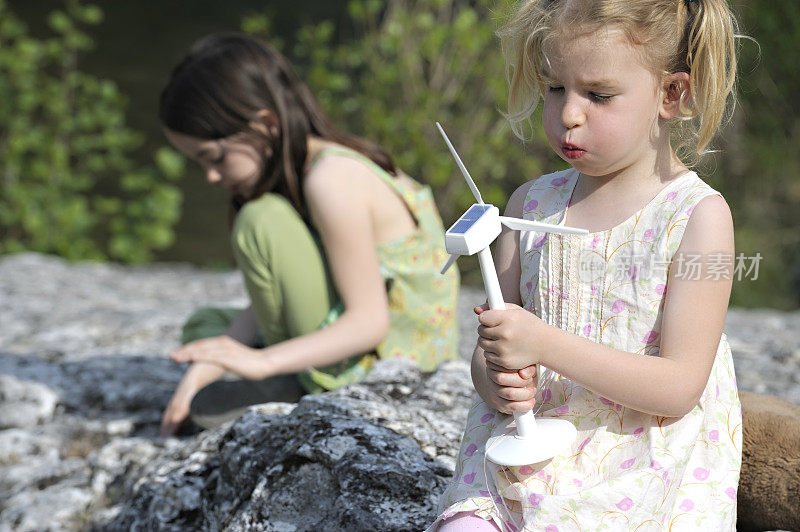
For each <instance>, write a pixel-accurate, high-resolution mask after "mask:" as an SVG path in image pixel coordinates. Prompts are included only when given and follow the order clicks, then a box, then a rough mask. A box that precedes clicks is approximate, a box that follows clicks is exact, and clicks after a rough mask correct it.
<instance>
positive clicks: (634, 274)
mask: <svg viewBox="0 0 800 532" xmlns="http://www.w3.org/2000/svg"><path fill="white" fill-rule="evenodd" d="M641 270H642V267H641V266H631V267H630V269H629V270H628V277H629V278H630V280H631V281H635V280H636V279H638V278H639V272H640V271H641Z"/></svg>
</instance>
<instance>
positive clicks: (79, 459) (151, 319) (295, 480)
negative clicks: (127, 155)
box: [0, 254, 800, 531]
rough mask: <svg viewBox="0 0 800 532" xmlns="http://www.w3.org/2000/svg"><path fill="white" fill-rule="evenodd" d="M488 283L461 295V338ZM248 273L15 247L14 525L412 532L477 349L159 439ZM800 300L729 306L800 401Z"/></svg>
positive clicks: (741, 346) (770, 377)
mask: <svg viewBox="0 0 800 532" xmlns="http://www.w3.org/2000/svg"><path fill="white" fill-rule="evenodd" d="M482 299H483V296H482V295H481V292H480V290H475V289H464V290H462V294H461V298H460V308H459V320H460V331H461V340H460V350H461V354H462V355H463V356H464V357H465V358H468V357H469V356H470V354H471V350H472V346H473V345H474V339H475V326H476V320H475V317H474V315H473V314H472V312H471V308H472V306H473V305H475V304H478V303H480V302H481V301H482ZM245 302H246V298H245V294H244V291H243V288H242V284H241V280H240V278H239V276H238V274H236V273H234V272H208V271H202V270H197V269H194V268H191V267H188V266H184V265H158V266H148V267H120V266H114V265H103V264H90V263H79V264H70V263H66V262H64V261H61V260H60V259H56V258H52V257H48V256H43V255H35V254H20V255H11V256H4V257H0V531H5V530H31V531H34V530H35V531H43V530H81V529H87V528H95V529H98V530H106V529H126V530H127V529H130V528H137V529H145V530H149V529H159V530H161V529H164V530H188V529H198V528H209V529H228V530H245V529H260V530H276V531H278V530H281V531H283V530H415V529H419V528H421V527H423V526H424V525H425V524H426V523H427V522H429V521H430V519H431V518H432V516H433V508H434V506H435V502H436V498H437V497H438V495H439V493H441V491H442V490H443V488H444V486H445V484H446V482H447V480H448V479H449V477H450V475H451V472H452V468H453V464H454V460H455V453H456V451H457V446H458V440H459V438H460V436H461V430H462V428H463V427H462V424H463V421H464V419H465V417H466V411H467V408H468V407H469V405H470V397H471V388H470V379H469V369H468V364H467V362H466V360H459V361H453V362H450V363H448V364H446V365H445V366H443V367H442V368H441V369H439V370H438V371H436V372H435V373H433V374H430V375H421V374H419V372H418V371H417V370H416V369H415V368H414V367H413V366H411V365H408V364H405V363H403V362H401V361H390V362H382V363H380V364H379V365H378V366H377V367H376V370H375V371H374V372H373V373H372V375H371V376H370V377H369V379H367V380H366V381H364V382H362V383H360V384H358V385H355V386H351V387H348V388H346V389H343V390H338V391H336V392H331V393H328V394H324V395H322V396H316V397H307V398H304V399H303V400H302V401H301V402H300V403H299V404H298V405H296V406H295V405H289V404H282V403H271V404H269V405H261V406H258V407H254V408H252V409H251V410H250V411H249V412H248V413H246V414H245V415H244V416H243V417H241V418H240V419H239V420H237V421H235V422H233V423H231V424H228V425H227V426H224V427H220V428H219V429H217V430H214V431H206V432H202V433H199V434H196V435H193V436H189V437H185V438H182V439H177V438H168V439H161V438H158V437H157V428H158V421H159V419H160V415H161V411H162V409H163V407H164V405H165V404H166V402H167V400H168V398H169V397H170V395H171V393H172V390H173V389H174V386H175V385H176V384H177V382H178V380H179V379H180V376H181V375H182V373H183V371H184V368H183V367H181V366H178V365H176V364H173V363H172V362H170V361H169V359H168V358H167V357H166V355H167V353H169V352H170V351H171V350H172V349H173V348H174V347H175V346H176V345H177V338H178V334H179V329H180V325H181V324H182V322H183V320H185V319H186V317H187V316H188V315H189V313H190V312H191V311H192V310H193V309H195V308H196V307H198V306H202V305H216V306H244V304H245ZM798 325H800V313H798V312H791V313H783V312H777V311H771V310H739V309H731V310H730V312H729V314H728V318H727V321H726V332H727V333H728V335H729V339H730V343H731V346H732V348H733V350H734V360H735V363H736V369H737V377H738V382H739V386H740V388H742V389H744V390H750V391H755V392H759V393H769V394H774V395H777V396H779V397H782V398H784V399H787V400H789V401H791V402H793V403H795V404H800V339H798V338H797V336H796V335H795V334H794V332H793V331H797V330H798Z"/></svg>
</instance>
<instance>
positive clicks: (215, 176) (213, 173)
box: [206, 167, 222, 185]
mask: <svg viewBox="0 0 800 532" xmlns="http://www.w3.org/2000/svg"><path fill="white" fill-rule="evenodd" d="M221 179H222V175H221V174H220V173H219V170H217V169H216V168H214V167H211V168H209V169H208V170H206V181H208V182H209V183H210V184H212V185H214V184H216V183H219V182H220V180H221Z"/></svg>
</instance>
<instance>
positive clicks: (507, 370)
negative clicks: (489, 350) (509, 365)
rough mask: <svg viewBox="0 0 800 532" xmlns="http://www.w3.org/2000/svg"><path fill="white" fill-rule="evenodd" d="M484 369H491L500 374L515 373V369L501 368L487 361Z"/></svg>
mask: <svg viewBox="0 0 800 532" xmlns="http://www.w3.org/2000/svg"><path fill="white" fill-rule="evenodd" d="M486 368H487V369H493V370H495V371H502V372H505V373H514V372H516V371H517V370H515V369H506V368H504V367H503V366H500V365H499V364H495V363H494V362H491V361H489V360H487V361H486Z"/></svg>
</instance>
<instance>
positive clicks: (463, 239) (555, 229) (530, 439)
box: [436, 122, 588, 466]
mask: <svg viewBox="0 0 800 532" xmlns="http://www.w3.org/2000/svg"><path fill="white" fill-rule="evenodd" d="M436 127H438V128H439V132H440V133H441V134H442V137H444V141H445V142H446V143H447V147H448V148H450V153H452V154H453V157H454V158H455V160H456V164H458V168H459V169H460V170H461V173H462V174H464V178H465V179H466V180H467V184H468V185H469V188H470V190H472V194H473V195H474V196H475V199H476V200H477V201H478V203H475V204H473V205H472V207H470V208H469V209H468V210H467V212H465V213H464V214H463V215H462V216H461V218H459V219H458V220H457V221H456V222H455V223H454V224H453V225H452V227H450V229H448V230H447V232H446V233H445V238H444V241H445V248H446V249H447V252H448V253H449V254H450V258H449V259H448V261H447V264H445V266H444V268H443V269H442V273H444V272H445V271H447V269H448V268H450V266H452V265H453V263H454V262H455V261H456V259H457V258H458V257H459V256H460V255H474V254H475V253H478V262H479V263H480V266H481V275H482V276H483V284H484V287H485V289H486V297H487V299H488V301H489V308H490V309H493V310H494V309H501V310H505V308H506V304H505V302H504V301H503V294H502V292H501V291H500V282H499V281H498V279H497V271H496V270H495V267H494V261H493V260H492V252H491V250H490V249H489V245H490V244H491V243H492V242H494V240H495V239H496V238H497V237H498V235H500V231H501V229H502V228H501V225H505V226H506V227H508V228H510V229H515V230H519V231H540V232H551V233H575V234H587V233H588V231H587V230H585V229H576V228H572V227H564V226H560V225H553V224H545V223H540V222H533V221H531V220H522V219H520V218H509V217H507V216H500V211H499V210H498V208H497V207H495V206H494V205H489V204H486V203H484V202H483V199H482V198H481V193H480V192H479V191H478V187H477V186H475V182H474V181H473V180H472V177H471V176H470V175H469V172H468V171H467V169H466V168H465V167H464V163H462V162H461V158H460V157H459V156H458V153H456V150H455V148H453V145H452V144H451V143H450V139H448V138H447V135H446V134H445V132H444V129H442V126H441V125H440V124H439V122H436ZM514 421H515V424H516V433H514V432H515V431H514V428H513V427H505V428H504V430H503V431H502V432H500V433H497V434H493V436H492V437H491V438H489V440H488V441H487V443H486V457H487V458H488V459H489V460H491V461H492V462H494V463H496V464H500V465H504V466H522V465H526V464H534V463H536V462H541V461H543V460H547V459H549V458H552V457H554V456H555V455H556V454H558V453H559V452H561V451H563V450H564V449H566V448H567V447H568V446H569V445H570V444H571V443H572V442H573V441H574V440H575V437H576V435H577V431H576V430H575V426H574V425H573V424H572V423H570V422H569V421H567V420H565V419H557V418H540V419H539V420H538V421H537V419H536V417H535V416H534V414H533V411H532V410H531V411H528V412H524V413H521V414H520V413H517V412H515V413H514Z"/></svg>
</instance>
